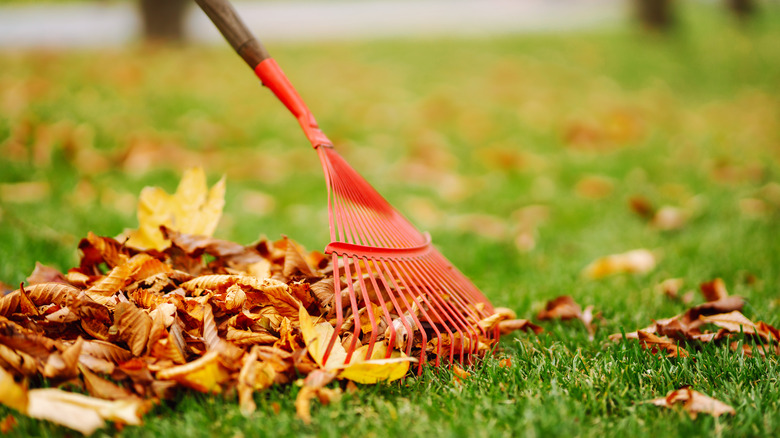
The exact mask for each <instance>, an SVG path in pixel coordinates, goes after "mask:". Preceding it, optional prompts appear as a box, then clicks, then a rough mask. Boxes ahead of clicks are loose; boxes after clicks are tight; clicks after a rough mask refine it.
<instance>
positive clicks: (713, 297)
mask: <svg viewBox="0 0 780 438" xmlns="http://www.w3.org/2000/svg"><path fill="white" fill-rule="evenodd" d="M699 288H700V289H701V293H702V295H704V299H705V300H707V302H710V301H718V300H722V299H724V298H726V297H728V296H729V291H728V290H726V283H725V282H724V281H723V280H722V279H720V278H716V279H714V280H712V281H707V282H705V283H702V284H701V285H700V286H699Z"/></svg>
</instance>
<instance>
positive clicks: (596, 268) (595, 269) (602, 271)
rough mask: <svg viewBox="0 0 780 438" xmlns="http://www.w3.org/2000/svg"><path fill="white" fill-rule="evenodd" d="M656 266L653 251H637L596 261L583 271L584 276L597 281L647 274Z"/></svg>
mask: <svg viewBox="0 0 780 438" xmlns="http://www.w3.org/2000/svg"><path fill="white" fill-rule="evenodd" d="M655 265H656V257H655V255H654V254H653V253H652V252H651V251H649V250H646V249H635V250H632V251H628V252H625V253H622V254H614V255H609V256H606V257H601V258H599V259H596V260H594V261H593V262H592V263H590V264H589V265H588V266H586V267H585V269H583V270H582V275H583V276H585V277H586V278H590V279H594V280H597V279H600V278H604V277H608V276H610V275H614V274H645V273H648V272H650V271H652V270H653V269H655Z"/></svg>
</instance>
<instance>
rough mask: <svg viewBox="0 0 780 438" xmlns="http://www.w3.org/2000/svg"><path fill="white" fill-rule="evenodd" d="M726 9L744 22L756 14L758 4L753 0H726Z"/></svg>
mask: <svg viewBox="0 0 780 438" xmlns="http://www.w3.org/2000/svg"><path fill="white" fill-rule="evenodd" d="M726 7H728V8H729V10H730V11H731V13H732V14H734V16H735V17H737V18H738V19H739V20H740V21H743V22H744V21H747V20H748V19H749V18H750V17H751V16H752V15H753V14H755V12H756V2H755V1H753V0H726Z"/></svg>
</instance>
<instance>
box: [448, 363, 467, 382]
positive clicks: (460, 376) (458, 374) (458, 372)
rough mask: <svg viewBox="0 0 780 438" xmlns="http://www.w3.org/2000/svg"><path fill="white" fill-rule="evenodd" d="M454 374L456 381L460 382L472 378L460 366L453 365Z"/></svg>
mask: <svg viewBox="0 0 780 438" xmlns="http://www.w3.org/2000/svg"><path fill="white" fill-rule="evenodd" d="M452 374H453V376H454V377H455V380H457V381H459V382H460V381H463V380H467V379H468V378H469V377H471V373H469V372H467V371H466V370H464V369H463V368H461V367H459V366H458V364H452Z"/></svg>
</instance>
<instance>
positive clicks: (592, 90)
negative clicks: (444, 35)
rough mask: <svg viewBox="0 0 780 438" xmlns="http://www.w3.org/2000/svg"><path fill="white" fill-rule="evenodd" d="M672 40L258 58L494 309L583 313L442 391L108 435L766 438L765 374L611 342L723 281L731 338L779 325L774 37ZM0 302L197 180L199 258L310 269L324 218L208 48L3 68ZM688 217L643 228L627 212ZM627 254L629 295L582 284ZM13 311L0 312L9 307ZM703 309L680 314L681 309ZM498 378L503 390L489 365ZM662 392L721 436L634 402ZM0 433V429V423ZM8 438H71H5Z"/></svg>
mask: <svg viewBox="0 0 780 438" xmlns="http://www.w3.org/2000/svg"><path fill="white" fill-rule="evenodd" d="M685 12H686V14H685V16H684V17H683V20H682V22H681V23H680V24H681V26H680V28H679V29H678V31H677V32H675V33H674V34H672V35H668V36H658V35H646V34H642V33H640V32H638V31H636V30H635V29H628V28H625V29H623V28H619V29H612V30H605V31H602V32H598V33H588V34H571V35H544V36H513V37H500V38H499V37H495V38H483V39H465V40H460V39H451V40H449V39H447V40H442V39H423V40H394V41H369V42H353V43H344V42H340V43H338V44H333V43H328V44H325V43H322V44H315V43H307V44H302V43H301V44H273V43H271V44H269V46H270V47H269V48H270V49H271V52H272V53H273V54H274V55H275V57H276V58H277V60H278V61H279V63H280V65H281V66H282V67H283V68H284V69H285V70H286V72H287V74H288V76H289V77H290V78H291V80H292V82H293V83H294V84H296V86H297V87H298V90H299V92H300V93H301V95H302V96H303V97H304V98H305V99H306V101H307V102H308V104H309V106H310V107H311V109H312V110H313V112H314V114H315V115H316V116H317V118H318V121H319V122H320V125H321V126H322V127H323V129H324V131H325V132H326V133H328V135H329V136H330V137H331V139H333V140H334V141H335V142H336V144H337V148H338V149H339V150H340V151H341V152H342V155H344V156H345V157H346V159H347V160H348V161H349V162H350V163H351V164H352V165H353V166H354V167H355V168H357V169H359V170H360V172H361V173H362V174H363V175H364V176H365V177H366V178H367V179H368V180H369V181H371V182H372V183H373V184H374V185H375V187H377V189H378V190H379V191H380V193H383V194H384V195H386V197H387V198H388V200H389V201H390V202H391V203H392V204H393V205H395V206H397V207H398V208H399V209H400V210H401V211H402V212H404V214H406V215H407V216H408V217H409V218H410V219H411V220H412V221H413V222H414V223H416V224H417V225H418V226H419V228H421V229H425V230H429V231H430V232H431V234H432V236H433V241H434V243H436V245H437V246H438V247H439V249H440V250H441V252H442V253H444V254H445V255H446V256H447V257H448V258H450V260H451V261H452V262H453V263H454V264H455V265H456V266H458V267H459V268H460V269H461V270H462V271H463V272H464V273H466V274H467V275H468V276H469V277H470V278H471V279H472V280H473V281H474V283H475V284H476V285H477V286H478V287H480V289H482V290H483V292H484V293H485V294H486V295H487V296H488V297H489V298H490V299H491V301H492V302H493V303H494V304H495V305H497V306H505V307H510V308H512V309H514V310H515V311H516V312H517V313H518V315H519V317H525V318H530V319H534V316H535V315H536V312H537V311H538V310H540V309H541V308H542V307H543V306H544V303H545V302H546V301H547V300H550V299H552V298H554V297H556V296H559V295H567V294H568V295H571V296H573V297H574V299H575V300H576V301H577V302H579V303H580V304H582V305H583V306H586V305H593V306H594V308H595V310H596V311H598V312H601V313H602V316H603V320H602V321H601V323H600V325H599V326H598V329H597V331H596V333H595V338H594V339H593V340H592V341H591V340H589V339H588V333H587V331H586V330H585V329H584V327H583V326H582V324H580V323H578V322H576V321H575V322H544V323H540V324H541V325H542V326H543V327H544V328H545V332H544V333H542V334H540V335H539V336H534V335H533V334H528V333H525V332H521V333H517V334H513V335H511V336H507V337H505V338H504V339H502V341H501V344H500V346H501V348H500V350H499V351H498V352H497V353H496V355H495V357H488V358H485V359H484V361H482V362H481V363H480V364H479V365H478V366H476V367H474V368H472V369H470V372H471V373H472V375H471V377H470V378H468V379H465V380H464V381H462V382H458V381H455V379H453V376H452V373H451V371H450V370H449V369H448V368H444V369H440V370H434V369H427V370H426V371H425V372H424V373H423V375H422V376H420V377H416V376H410V377H408V378H406V379H405V380H402V381H400V382H399V383H394V384H385V385H381V384H380V385H376V386H361V387H360V391H358V392H356V393H354V394H345V396H344V397H343V398H342V400H341V401H340V402H338V403H336V404H331V405H329V406H319V405H315V407H314V408H313V412H312V415H313V422H312V424H311V425H305V424H303V423H302V422H301V421H300V420H298V419H297V418H296V417H295V409H294V407H293V402H294V400H295V395H296V393H297V391H298V387H296V386H288V387H284V388H272V389H271V390H268V391H266V392H263V393H259V394H257V395H256V402H257V405H258V410H257V412H256V413H254V414H253V415H252V416H251V417H249V418H245V417H243V416H242V415H241V414H240V412H239V409H238V405H237V403H236V400H235V398H234V397H232V396H230V395H227V396H224V397H209V396H203V395H200V394H193V393H182V394H180V395H179V397H178V399H177V400H175V401H173V402H167V403H163V404H161V405H159V406H157V407H155V408H154V409H153V410H152V411H151V412H150V413H149V414H148V415H147V416H146V417H145V425H144V426H143V427H140V428H135V427H128V428H125V429H123V430H121V431H119V430H116V429H110V428H109V429H105V430H104V431H103V432H98V434H108V435H113V434H119V435H121V436H127V437H131V436H172V437H173V436H217V435H218V436H271V435H273V436H279V435H281V436H285V435H320V436H398V435H407V436H423V435H426V436H517V435H521V436H549V435H551V436H561V435H564V436H569V435H582V436H600V437H602V436H627V435H631V436H634V437H644V436H687V435H697V436H704V435H707V436H710V435H726V436H775V435H778V434H780V415H778V414H780V393H778V391H777V389H776V388H777V386H778V383H780V382H778V376H779V375H780V363H779V361H778V357H777V356H773V355H770V356H769V357H767V358H761V357H758V358H749V357H744V356H743V355H741V354H736V353H734V352H732V351H731V350H730V349H729V348H728V347H727V346H713V345H706V346H705V347H704V348H702V349H701V350H694V352H693V354H692V357H690V358H681V359H666V358H658V357H655V356H652V355H650V354H649V353H648V352H647V351H645V350H642V349H641V348H640V347H639V345H638V343H630V342H624V343H613V342H611V341H609V340H608V339H607V336H608V335H610V334H612V333H616V332H620V331H625V332H630V331H633V330H635V329H637V328H640V327H645V326H647V325H649V324H650V323H651V322H652V320H654V319H659V318H665V317H669V316H672V315H675V314H678V313H680V312H682V311H684V310H685V309H686V308H687V307H689V305H688V304H684V303H682V302H681V301H680V300H674V299H670V298H668V297H667V296H665V295H664V294H663V293H660V292H658V290H657V285H658V284H659V283H660V282H662V281H663V280H666V279H669V278H682V279H683V280H684V290H697V289H698V286H699V284H700V283H702V282H705V281H708V280H711V279H713V278H716V277H719V278H722V279H723V280H724V282H725V284H726V286H727V288H728V289H729V292H730V293H732V294H735V295H740V296H743V297H745V298H746V300H747V304H746V306H745V308H744V310H743V313H744V314H745V315H746V316H748V317H749V318H751V319H752V320H754V321H756V320H763V321H766V322H767V323H769V324H771V325H774V326H775V327H777V326H778V325H780V312H779V311H778V309H779V308H780V294H778V291H779V290H780V238H778V235H780V80H778V78H780V27H778V26H777V25H776V24H777V22H778V19H780V11H778V10H777V8H776V7H774V8H773V9H772V8H767V9H766V10H765V11H764V15H763V16H762V17H760V20H758V21H757V22H756V23H753V25H752V26H749V27H745V28H742V27H740V26H737V25H735V23H733V22H731V21H730V20H729V17H727V16H725V15H724V14H721V12H720V11H719V10H718V11H715V10H710V9H707V8H704V7H697V8H695V9H691V10H686V11H685ZM0 65H2V66H3V68H2V70H1V71H0V156H1V157H2V158H0V160H1V161H0V163H1V164H2V165H1V166H0V260H1V261H2V263H0V280H1V281H3V282H4V283H7V284H9V285H15V286H16V285H18V284H19V283H20V282H22V281H24V279H25V278H26V277H27V275H29V273H30V272H31V271H32V269H33V267H34V266H35V262H41V263H43V264H46V265H51V266H54V267H57V268H59V269H61V270H63V271H65V270H67V269H68V268H70V267H72V266H74V265H75V264H76V263H77V260H78V253H77V249H76V248H77V244H78V241H79V239H80V238H82V237H84V236H86V234H87V233H88V232H89V231H93V232H95V233H97V234H100V235H108V236H115V235H117V234H119V233H120V232H121V231H122V230H123V229H125V228H132V227H135V226H136V225H137V222H136V219H135V202H136V199H137V195H138V193H139V192H140V190H141V188H142V187H144V186H147V185H157V186H161V187H164V188H166V189H167V190H168V191H171V190H173V189H174V188H175V186H176V182H177V181H178V179H179V178H180V176H181V173H182V171H183V170H184V169H185V168H187V167H190V166H194V165H202V166H204V167H205V169H206V171H207V173H208V174H209V180H210V182H213V181H216V180H217V179H218V178H219V177H220V176H221V175H226V177H227V195H226V206H225V215H224V217H223V219H222V222H221V225H220V227H219V228H218V230H217V232H216V235H217V236H218V237H221V238H225V239H230V240H234V241H237V242H240V243H245V244H246V243H250V242H252V241H254V240H256V239H258V237H259V236H261V235H267V236H269V237H271V238H274V239H275V238H278V237H279V236H280V235H281V234H285V235H288V236H290V237H292V238H294V239H296V240H298V241H300V242H301V243H303V244H304V245H305V246H307V247H308V248H309V249H322V248H323V247H324V246H325V244H326V243H327V238H328V230H327V209H326V198H325V196H326V192H325V185H324V184H323V180H322V173H321V172H322V171H321V169H320V167H319V164H318V160H317V157H316V154H315V153H314V152H313V151H310V150H308V149H309V147H308V146H307V143H306V141H305V140H304V138H303V136H302V135H301V133H300V132H299V130H298V128H297V126H296V123H295V120H294V119H293V118H292V117H290V116H289V114H287V113H286V112H285V110H284V109H283V107H282V106H281V105H280V104H279V103H278V102H276V101H275V100H274V99H273V98H272V96H271V95H270V94H269V93H268V92H267V91H266V90H264V89H263V88H262V87H259V86H258V84H257V80H256V79H255V78H254V76H253V75H252V74H251V72H250V71H249V70H248V69H246V67H245V66H244V65H243V64H242V62H241V60H240V59H239V58H238V57H236V56H235V55H234V54H232V53H231V52H230V51H229V49H228V47H227V45H223V46H216V47H211V48H204V47H150V46H136V47H130V48H123V49H101V50H93V51H67V52H62V51H57V52H54V51H35V52H13V51H5V52H2V53H0ZM639 199H641V200H643V202H646V203H649V204H651V205H653V206H655V207H661V206H669V207H673V208H675V209H676V210H675V211H677V212H681V213H682V214H683V215H684V216H685V221H684V223H682V224H678V225H680V226H679V227H672V228H675V229H670V230H665V229H663V228H664V227H659V226H654V225H653V224H650V223H648V221H647V220H646V219H643V218H642V217H640V215H638V214H637V213H636V212H635V211H634V210H635V209H632V208H631V200H634V203H635V204H636V201H637V200H639ZM637 248H647V249H650V250H652V251H653V252H654V253H655V254H657V256H658V258H659V262H658V266H657V267H656V268H655V269H654V270H652V271H651V272H649V273H647V274H644V275H616V276H611V277H608V278H605V279H602V280H589V279H586V278H583V277H582V276H581V274H580V273H581V270H582V269H583V268H584V267H585V266H586V265H587V264H588V263H589V262H591V261H592V260H594V259H596V258H598V257H601V256H604V255H608V254H613V253H621V252H625V251H628V250H632V249H637ZM15 286H14V288H15ZM702 301H703V299H702V298H701V297H700V295H698V294H697V295H696V296H695V298H694V304H695V303H699V302H702ZM506 357H508V358H510V359H511V366H510V367H501V366H499V359H501V358H506ZM683 385H691V386H692V387H693V388H694V389H696V390H698V391H701V392H703V393H705V394H708V395H710V396H712V397H715V398H717V399H719V400H722V401H724V402H726V403H728V404H730V405H731V406H733V407H734V409H735V410H736V415H734V416H728V415H727V416H722V417H719V418H712V417H710V416H707V415H700V416H699V417H698V418H696V419H691V418H690V417H689V416H688V414H687V413H685V412H684V411H683V410H681V409H672V410H665V409H661V408H657V407H654V406H652V405H649V404H643V403H641V402H643V401H646V400H649V399H652V398H656V397H662V396H664V395H665V394H666V393H667V392H669V391H671V390H673V389H676V388H679V387H681V386H683ZM9 413H12V411H11V410H9V409H8V408H5V407H0V418H1V417H6V416H7V415H8V414H9ZM14 415H15V416H16V418H17V421H18V423H19V424H18V425H17V426H16V428H14V429H13V430H12V431H11V433H10V434H11V435H12V436H14V435H16V436H41V435H45V436H64V435H68V434H69V433H70V432H69V431H68V430H67V429H64V428H61V427H58V426H54V425H51V424H48V423H42V422H37V421H33V420H30V419H27V418H25V417H22V416H20V415H18V414H14Z"/></svg>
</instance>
